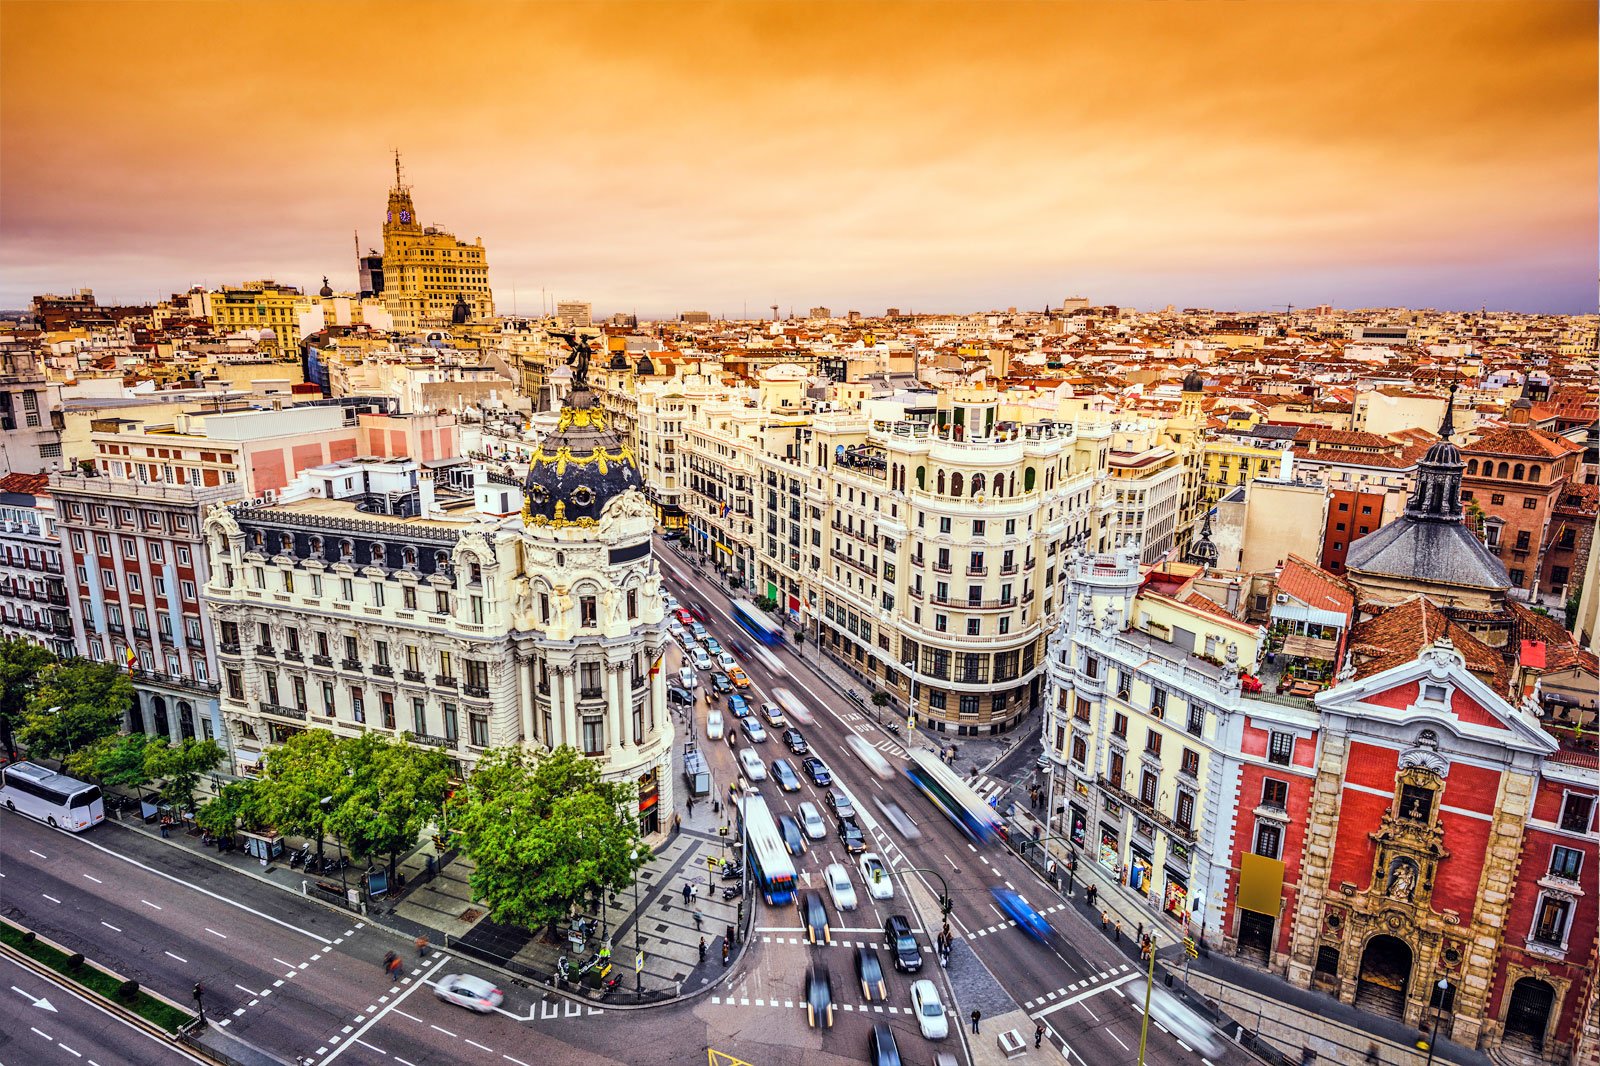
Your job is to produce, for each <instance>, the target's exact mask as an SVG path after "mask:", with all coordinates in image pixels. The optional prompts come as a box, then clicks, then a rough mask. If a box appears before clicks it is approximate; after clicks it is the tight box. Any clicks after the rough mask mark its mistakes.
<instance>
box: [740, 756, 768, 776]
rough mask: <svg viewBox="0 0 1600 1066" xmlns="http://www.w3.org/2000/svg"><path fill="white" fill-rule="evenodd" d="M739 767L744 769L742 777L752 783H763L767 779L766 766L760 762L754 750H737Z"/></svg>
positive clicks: (759, 757)
mask: <svg viewBox="0 0 1600 1066" xmlns="http://www.w3.org/2000/svg"><path fill="white" fill-rule="evenodd" d="M739 765H740V766H741V767H742V768H743V769H744V776H746V777H748V778H749V779H750V780H752V781H765V780H766V779H767V764H766V763H764V762H762V761H761V756H760V755H759V754H758V753H757V752H756V749H754V748H740V749H739Z"/></svg>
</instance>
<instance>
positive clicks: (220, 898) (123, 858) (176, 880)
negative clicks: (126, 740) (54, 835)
mask: <svg viewBox="0 0 1600 1066" xmlns="http://www.w3.org/2000/svg"><path fill="white" fill-rule="evenodd" d="M71 839H72V840H73V841H74V842H75V843H78V844H82V845H84V846H86V847H91V848H93V849H94V850H96V851H98V852H100V853H101V854H103V855H109V856H110V857H111V858H113V859H116V860H118V861H119V862H125V863H127V864H128V865H130V866H137V867H138V868H139V869H141V870H143V871H144V872H145V873H149V874H154V875H155V876H157V877H160V878H162V879H163V880H167V881H171V882H172V883H173V884H175V885H181V886H183V887H184V888H187V889H189V890H190V891H193V892H198V893H200V894H201V895H202V896H208V897H210V898H211V899H214V900H216V901H217V902H218V903H226V904H227V905H228V906H230V907H234V908H236V909H238V910H241V911H244V912H245V913H246V914H253V915H255V916H256V917H257V918H262V919H265V920H266V921H269V922H271V923H272V924H273V925H277V926H281V927H283V928H284V929H288V930H291V931H292V932H296V933H299V934H301V935H302V936H307V937H310V938H311V939H312V940H315V941H317V942H318V943H319V944H326V943H328V938H327V937H325V936H319V935H318V934H316V933H313V932H312V931H311V930H309V929H302V928H300V927H299V926H298V925H294V924H293V923H291V922H286V921H284V920H283V919H282V918H274V917H273V916H272V915H270V914H266V913H264V912H262V911H258V910H256V909H255V908H254V907H247V906H245V905H244V904H243V903H240V902H239V901H238V900H234V899H229V898H228V897H227V896H224V895H221V894H220V893H216V892H213V891H211V890H210V889H209V888H201V887H200V886H199V885H196V884H192V883H191V882H188V881H185V880H183V879H182V878H180V877H177V876H174V875H173V874H169V873H167V872H166V871H164V870H158V869H156V868H155V867H154V866H148V865H146V864H145V863H142V862H140V861H138V860H137V859H134V858H131V857H130V856H127V855H124V854H122V853H121V852H118V851H116V850H115V849H113V848H108V847H106V846H105V845H103V844H97V843H95V842H94V841H92V840H85V839H83V838H82V837H72V838H71ZM139 902H140V903H143V904H145V905H147V906H150V907H155V909H156V910H160V909H161V908H160V907H156V905H155V904H154V903H151V902H150V901H149V900H145V899H142V900H140V901H139Z"/></svg>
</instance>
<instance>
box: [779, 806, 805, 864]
mask: <svg viewBox="0 0 1600 1066" xmlns="http://www.w3.org/2000/svg"><path fill="white" fill-rule="evenodd" d="M778 835H779V836H781V837H783V846H784V849H785V850H786V851H788V852H789V854H790V855H793V856H795V857H796V858H798V857H799V856H801V855H804V854H805V853H806V835H805V833H803V832H801V830H800V823H799V822H797V821H795V820H794V815H792V814H780V815H778Z"/></svg>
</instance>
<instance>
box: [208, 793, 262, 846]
mask: <svg viewBox="0 0 1600 1066" xmlns="http://www.w3.org/2000/svg"><path fill="white" fill-rule="evenodd" d="M257 784H258V782H256V781H233V782H230V783H228V784H226V785H223V786H222V791H221V792H219V793H217V795H216V796H215V797H214V798H213V799H210V800H208V801H206V802H205V803H202V804H201V805H200V809H199V810H198V811H196V812H195V815H194V821H195V824H196V825H198V826H199V827H200V828H201V829H204V830H205V831H206V832H208V833H210V834H211V835H213V836H218V837H222V836H227V835H228V834H229V833H232V832H233V831H234V830H235V829H239V828H241V827H242V828H245V829H255V828H257V827H258V826H260V825H261V823H262V819H261V816H260V813H259V810H260V804H259V802H258V798H257V796H256V786H257Z"/></svg>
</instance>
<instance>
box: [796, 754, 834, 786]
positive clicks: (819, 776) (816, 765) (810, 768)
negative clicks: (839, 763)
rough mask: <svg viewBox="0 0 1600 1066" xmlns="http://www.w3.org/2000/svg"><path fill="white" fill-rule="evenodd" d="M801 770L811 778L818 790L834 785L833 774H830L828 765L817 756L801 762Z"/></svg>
mask: <svg viewBox="0 0 1600 1066" xmlns="http://www.w3.org/2000/svg"><path fill="white" fill-rule="evenodd" d="M800 769H802V770H804V771H805V772H806V776H807V777H809V778H811V783H812V784H813V785H816V786H817V787H818V788H822V787H823V786H825V785H831V784H833V774H832V773H831V772H829V770H828V764H827V763H825V762H823V761H822V760H821V759H819V758H817V757H816V756H815V755H813V756H811V757H810V758H809V759H806V760H804V761H803V762H801V763H800Z"/></svg>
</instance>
